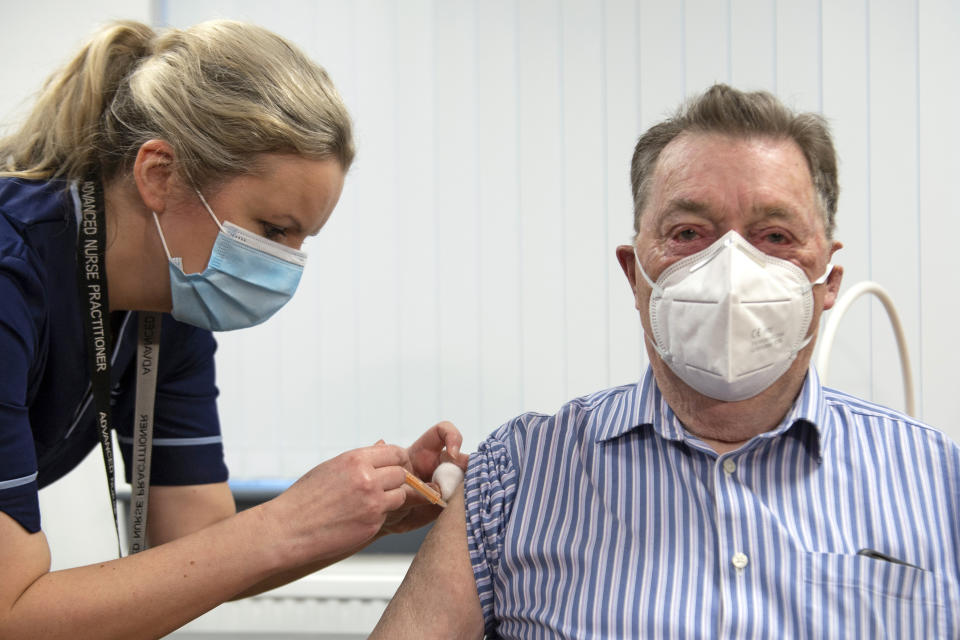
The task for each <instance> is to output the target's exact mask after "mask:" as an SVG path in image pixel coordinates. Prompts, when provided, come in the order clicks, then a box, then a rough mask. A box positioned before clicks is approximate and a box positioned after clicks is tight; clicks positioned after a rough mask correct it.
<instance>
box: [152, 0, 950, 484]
mask: <svg viewBox="0 0 960 640" xmlns="http://www.w3.org/2000/svg"><path fill="white" fill-rule="evenodd" d="M163 6H164V10H163V12H162V13H163V17H164V19H165V20H167V21H168V22H169V23H170V24H173V25H176V26H181V25H186V24H190V23H192V22H196V21H198V20H202V19H206V18H210V17H215V16H225V17H232V18H239V19H244V20H251V21H255V22H259V23H261V24H264V25H266V26H268V27H270V28H272V29H274V30H276V31H278V32H280V33H282V34H284V35H286V36H288V37H290V38H291V39H293V40H294V41H296V42H298V43H299V44H300V45H301V46H303V47H304V48H305V49H306V50H307V51H308V52H309V53H310V54H311V55H312V56H313V57H314V58H315V59H316V60H318V61H319V62H321V63H322V64H324V65H325V66H327V67H328V69H329V70H330V72H331V74H332V76H333V78H334V80H335V81H336V83H337V84H338V86H339V87H340V89H341V91H342V93H343V94H344V96H345V99H346V101H347V103H348V105H349V107H350V109H351V112H352V114H353V116H354V118H355V121H356V128H357V138H358V143H359V155H358V158H357V162H356V165H355V167H354V169H353V170H352V172H351V175H350V177H349V179H348V186H347V188H346V190H345V193H344V196H343V199H342V202H341V204H340V206H339V207H338V209H337V211H336V213H335V214H334V216H333V218H332V220H331V222H330V223H329V225H328V227H327V228H326V229H325V230H324V231H323V233H321V234H320V236H319V237H318V238H317V239H316V240H315V241H313V243H312V244H311V245H310V246H309V247H308V249H309V251H310V252H311V264H310V268H308V270H307V275H306V276H305V278H304V282H303V284H302V285H301V286H302V291H301V292H299V293H298V295H297V297H296V298H295V300H294V301H293V303H292V304H291V305H290V307H289V308H288V309H285V310H284V311H283V312H281V314H280V315H279V316H278V317H277V318H276V319H275V320H273V321H271V322H269V323H268V324H267V325H265V326H263V327H259V328H256V329H253V330H249V331H245V332H238V333H235V334H229V335H223V336H222V338H221V340H220V342H221V352H220V356H219V364H220V367H221V376H220V380H221V387H222V391H223V395H222V400H223V402H222V407H221V408H222V415H223V419H224V429H225V431H226V432H227V434H228V442H229V454H228V457H229V461H230V463H231V467H232V469H233V471H234V473H238V474H243V475H251V476H258V475H267V476H275V475H292V474H296V473H299V472H301V471H304V470H306V469H307V468H309V467H310V466H311V465H312V464H314V463H315V461H316V460H317V459H319V458H325V457H327V456H330V455H334V454H335V453H337V452H339V451H341V450H343V449H345V448H348V447H353V446H357V445H362V444H365V443H368V442H372V441H374V440H376V439H377V438H379V437H381V436H383V437H386V438H387V439H389V440H391V441H396V442H400V443H405V442H409V441H411V440H412V439H413V438H414V437H415V436H416V435H417V434H418V433H419V432H420V431H422V430H423V429H424V428H426V427H427V426H428V425H430V424H432V423H433V422H435V421H436V420H438V419H440V418H447V419H450V420H453V421H454V422H455V423H457V424H458V425H459V426H460V427H461V429H462V430H463V431H464V432H465V433H466V435H467V440H468V442H469V443H471V444H473V443H476V442H477V441H478V440H479V439H480V438H482V437H483V436H484V435H485V434H487V433H489V432H490V431H491V430H492V429H493V428H495V427H496V426H497V425H498V424H499V423H500V422H501V421H503V420H505V419H507V418H509V417H511V416H512V415H514V414H517V413H519V412H521V411H524V410H531V409H537V410H542V411H553V410H554V409H555V408H556V407H557V406H558V405H560V404H561V403H562V402H564V401H565V400H567V399H569V398H571V397H573V396H575V395H579V394H582V393H586V392H589V391H592V390H596V389H599V388H603V387H606V386H609V385H614V384H620V383H624V382H628V381H631V380H634V379H636V378H637V376H638V374H639V372H640V371H641V368H642V367H644V366H645V362H646V360H645V355H644V354H643V350H642V349H641V338H640V333H639V322H638V321H637V318H636V315H635V311H634V310H633V307H632V304H631V298H630V295H629V291H628V288H627V286H626V283H625V280H624V279H623V276H622V275H621V273H620V269H619V267H618V266H617V264H616V260H615V258H614V253H613V249H614V247H615V246H616V245H617V244H619V243H623V242H627V241H628V240H629V236H630V215H631V213H630V211H631V210H630V195H629V187H628V179H627V176H628V165H629V161H630V154H631V150H632V145H633V143H634V141H635V140H636V137H637V136H638V135H639V134H640V133H641V132H642V131H643V130H644V129H645V128H646V127H648V126H649V125H650V124H652V123H653V122H655V121H657V120H658V119H660V118H662V117H663V116H664V114H666V113H668V112H669V111H671V110H672V109H673V108H674V107H675V106H676V105H677V104H678V102H679V101H680V100H681V99H682V98H683V97H684V96H685V95H687V94H689V93H692V92H696V91H700V90H702V89H704V88H705V87H706V86H708V85H709V84H710V83H712V82H714V81H725V82H730V83H733V84H734V85H736V86H738V87H742V88H762V89H768V90H771V91H774V92H776V93H777V94H778V95H780V96H781V97H782V98H783V99H784V100H785V101H786V102H787V103H788V104H790V105H793V106H795V107H796V108H799V109H808V110H816V111H822V112H823V113H825V114H826V115H827V116H828V118H829V119H830V121H831V122H832V124H833V128H834V131H835V134H836V139H837V145H838V148H839V154H840V158H841V183H842V197H841V201H840V211H839V214H838V232H837V235H838V238H839V239H840V240H841V241H843V242H844V244H845V245H846V249H844V251H843V252H841V253H840V254H838V262H839V263H841V264H842V265H843V266H844V267H845V269H846V276H845V282H846V285H845V289H846V288H849V286H850V285H851V284H853V283H856V282H858V281H861V280H864V279H874V280H877V281H879V282H880V283H881V284H883V285H884V286H885V287H886V288H887V289H888V290H889V291H890V293H891V294H892V296H893V298H894V300H895V301H896V303H897V306H898V308H899V310H900V314H901V316H902V319H903V322H904V325H905V328H906V332H907V338H908V341H909V346H910V350H911V354H912V357H913V365H914V370H915V371H916V372H917V380H916V383H917V388H918V393H919V397H918V402H917V406H918V410H919V413H920V415H921V416H922V417H923V418H925V419H926V420H928V421H929V422H930V423H932V424H934V425H936V426H938V427H940V428H941V429H944V430H945V431H947V432H948V433H950V434H951V435H952V436H953V437H954V438H960V420H958V418H960V409H958V406H957V404H955V403H954V402H953V401H952V397H951V396H952V390H951V388H950V385H951V376H950V372H949V367H950V360H949V357H950V355H951V354H957V353H960V339H958V337H957V334H956V333H955V332H953V331H952V330H951V325H952V324H953V322H952V320H951V318H950V314H951V312H952V313H957V312H958V311H960V305H958V303H957V302H956V301H955V300H951V299H949V298H947V297H946V296H945V295H944V294H947V293H950V292H956V291H957V290H958V286H957V285H958V278H957V276H956V275H955V274H956V269H951V268H950V266H949V264H948V263H947V260H948V256H950V255H951V248H950V246H949V243H950V242H951V239H953V238H955V237H957V236H958V231H960V222H958V216H957V215H956V213H957V212H958V208H960V207H958V200H957V196H956V195H955V194H954V192H953V190H951V189H950V188H949V185H950V184H951V182H952V178H953V176H955V175H957V171H958V169H960V161H958V156H957V154H956V152H955V151H954V149H956V148H957V146H958V143H960V132H958V130H957V126H956V125H955V124H954V123H953V122H952V121H951V116H952V115H953V114H955V113H958V112H960V97H958V94H957V89H956V83H954V82H951V81H950V80H949V79H950V78H954V77H955V76H956V69H957V63H958V61H960V55H958V46H957V43H956V39H955V38H954V37H953V35H952V34H954V33H956V32H957V29H958V28H960V6H958V5H957V3H956V2H951V1H950V0H940V1H929V0H923V1H919V0H917V1H914V2H904V1H902V0H890V1H879V0H876V1H870V2H865V1H863V0H858V1H856V2H850V1H846V2H843V1H840V2H836V1H831V2H816V1H811V2H777V1H774V0H729V1H727V2H716V1H715V0H686V1H685V2H660V1H659V0H649V1H648V0H640V1H633V0H607V1H605V2H595V1H593V0H562V1H555V0H524V1H522V2H521V1H508V0H494V1H485V2H479V1H454V2H450V1H443V2H440V1H434V0H408V1H405V2H402V3H397V2H392V1H388V0H366V1H363V2H351V1H346V0H344V1H336V0H334V1H328V2H322V3H316V2H310V1H297V0H289V1H287V2H280V3H271V4H270V5H269V7H268V6H267V5H266V4H264V3H261V2H255V1H253V0H235V1H233V2H217V1H216V0H198V1H193V2H189V3H187V2H167V3H164V4H163ZM830 382H831V383H832V384H833V385H835V386H838V387H840V388H843V389H845V390H849V391H851V392H853V393H856V394H858V395H861V396H865V397H867V398H871V399H873V400H877V401H880V402H883V403H885V404H889V405H891V406H893V407H897V408H903V407H904V399H903V394H902V391H901V380H900V367H899V364H898V361H897V352H896V349H895V344H894V340H893V334H892V331H891V330H890V328H889V324H888V322H887V320H886V317H885V315H883V314H882V312H881V311H880V307H879V305H878V304H876V303H873V302H871V301H868V300H862V301H860V302H858V303H857V304H856V305H855V306H854V307H853V308H852V310H851V312H850V313H849V315H848V316H847V319H846V321H845V323H844V325H843V326H842V327H841V329H840V333H839V335H838V337H837V343H836V346H835V350H834V353H833V357H832V360H831V369H830ZM265 436H266V437H265Z"/></svg>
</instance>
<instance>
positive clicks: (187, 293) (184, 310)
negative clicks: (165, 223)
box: [153, 191, 307, 331]
mask: <svg viewBox="0 0 960 640" xmlns="http://www.w3.org/2000/svg"><path fill="white" fill-rule="evenodd" d="M197 195H198V196H200V201H201V202H202V203H203V206H204V207H206V209H207V212H208V213H209V214H210V217H212V218H213V220H214V222H216V223H217V226H218V227H220V233H218V234H217V240H216V242H214V244H213V251H212V252H211V254H210V261H209V262H208V263H207V268H206V269H204V270H203V271H202V272H200V273H184V272H183V264H182V260H181V258H174V257H173V256H171V255H170V249H169V248H168V247H167V241H166V239H164V237H163V230H162V229H160V220H159V219H158V218H157V214H156V213H154V214H153V220H154V222H155V223H156V225H157V231H159V232H160V241H161V242H162V243H163V250H164V251H165V252H166V253H167V259H168V260H169V268H170V292H171V294H172V298H173V309H172V311H171V315H173V317H174V318H176V319H177V320H180V321H181V322H186V323H187V324H192V325H194V326H196V327H200V328H202V329H210V330H213V331H230V330H231V329H243V328H245V327H252V326H254V325H256V324H260V323H261V322H263V321H264V320H266V319H267V318H269V317H270V316H272V315H273V314H274V313H276V312H277V311H278V310H279V309H280V307H282V306H283V305H284V304H286V303H287V301H288V300H290V298H291V297H292V296H293V292H294V291H296V290H297V284H299V282H300V276H301V275H302V274H303V266H304V264H305V263H306V261H307V254H305V253H304V252H302V251H297V250H296V249H291V248H290V247H287V246H284V245H282V244H280V243H279V242H274V241H272V240H268V239H266V238H264V237H262V236H258V235H257V234H255V233H252V232H250V231H247V230H246V229H243V228H241V227H238V226H237V225H235V224H232V223H231V222H225V223H224V224H220V221H219V220H217V216H216V215H214V213H213V209H211V208H210V205H209V204H207V201H206V199H205V198H204V197H203V195H202V194H201V193H200V192H199V191H197Z"/></svg>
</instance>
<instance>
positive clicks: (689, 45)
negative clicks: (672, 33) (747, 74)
mask: <svg viewBox="0 0 960 640" xmlns="http://www.w3.org/2000/svg"><path fill="white" fill-rule="evenodd" d="M683 6H684V31H685V34H686V35H685V37H684V44H685V47H684V53H685V55H684V61H685V64H684V78H685V80H686V82H685V87H684V90H685V91H686V93H687V94H694V93H701V92H702V91H703V90H704V89H706V88H707V87H709V86H710V85H712V84H714V83H716V82H729V81H730V69H729V66H728V65H729V63H730V58H729V56H728V55H727V52H728V50H729V41H730V33H729V31H728V30H729V28H730V14H729V9H730V6H729V4H728V3H726V2H718V1H717V0H685V2H684V3H683Z"/></svg>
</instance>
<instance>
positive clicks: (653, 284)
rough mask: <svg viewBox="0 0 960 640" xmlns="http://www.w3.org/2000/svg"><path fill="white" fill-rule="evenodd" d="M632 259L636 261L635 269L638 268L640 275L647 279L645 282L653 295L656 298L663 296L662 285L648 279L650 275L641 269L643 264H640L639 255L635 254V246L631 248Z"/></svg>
mask: <svg viewBox="0 0 960 640" xmlns="http://www.w3.org/2000/svg"><path fill="white" fill-rule="evenodd" d="M633 259H634V261H635V262H636V263H637V269H639V270H640V275H642V276H643V279H644V280H646V281H647V284H649V285H650V289H651V290H652V292H653V295H654V296H656V297H657V298H662V297H663V287H661V286H660V285H658V284H657V283H656V282H654V281H653V280H651V279H650V276H648V275H647V272H646V271H644V270H643V266H642V265H641V264H640V256H638V255H637V248H636V247H634V248H633Z"/></svg>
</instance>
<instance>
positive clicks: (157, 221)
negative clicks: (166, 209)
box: [150, 211, 173, 262]
mask: <svg viewBox="0 0 960 640" xmlns="http://www.w3.org/2000/svg"><path fill="white" fill-rule="evenodd" d="M150 213H152V214H153V222H154V224H156V225H157V233H159V234H160V243H161V244H162V245H163V252H164V253H166V254H167V260H169V261H171V262H172V261H173V256H171V255H170V249H169V247H167V239H166V238H164V237H163V229H161V228H160V219H159V218H158V217H157V212H156V211H151V212H150Z"/></svg>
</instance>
